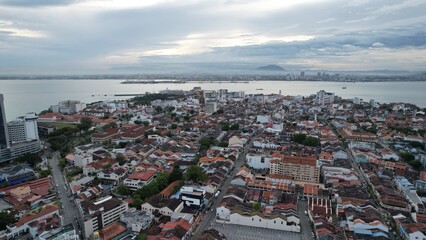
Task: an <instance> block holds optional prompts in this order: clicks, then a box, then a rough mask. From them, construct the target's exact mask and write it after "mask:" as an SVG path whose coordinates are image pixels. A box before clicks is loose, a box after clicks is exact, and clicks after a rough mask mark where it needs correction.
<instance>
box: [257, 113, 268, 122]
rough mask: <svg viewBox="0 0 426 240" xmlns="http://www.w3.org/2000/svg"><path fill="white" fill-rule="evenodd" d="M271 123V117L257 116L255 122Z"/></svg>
mask: <svg viewBox="0 0 426 240" xmlns="http://www.w3.org/2000/svg"><path fill="white" fill-rule="evenodd" d="M270 121H271V117H270V116H269V115H257V117H256V122H259V123H269V122H270Z"/></svg>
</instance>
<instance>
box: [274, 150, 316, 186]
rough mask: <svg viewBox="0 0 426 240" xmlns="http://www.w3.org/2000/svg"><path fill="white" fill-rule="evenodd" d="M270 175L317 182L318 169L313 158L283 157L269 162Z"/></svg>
mask: <svg viewBox="0 0 426 240" xmlns="http://www.w3.org/2000/svg"><path fill="white" fill-rule="evenodd" d="M270 173H271V174H280V175H284V176H288V177H292V178H293V179H294V180H298V181H306V182H315V183H318V182H319V177H320V168H319V167H318V164H317V159H316V158H314V157H301V156H284V157H283V158H282V159H279V160H271V162H270Z"/></svg>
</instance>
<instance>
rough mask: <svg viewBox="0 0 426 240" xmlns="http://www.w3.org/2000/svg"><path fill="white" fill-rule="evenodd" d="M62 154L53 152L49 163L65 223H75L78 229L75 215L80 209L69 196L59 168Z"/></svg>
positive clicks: (75, 227)
mask: <svg viewBox="0 0 426 240" xmlns="http://www.w3.org/2000/svg"><path fill="white" fill-rule="evenodd" d="M59 160H60V155H59V153H58V152H55V153H53V155H52V158H49V165H50V167H51V170H52V178H53V183H54V186H55V187H54V188H55V190H56V191H57V194H58V196H59V198H60V200H61V204H62V209H61V210H62V217H63V220H64V225H68V224H73V226H74V229H76V230H77V231H78V229H79V228H78V226H77V225H78V224H77V221H76V220H75V219H74V216H76V215H77V213H78V210H77V207H76V206H75V205H74V202H73V201H72V200H71V198H69V197H68V194H69V189H68V186H67V187H66V189H65V186H66V184H65V178H64V175H63V174H62V172H61V169H60V168H59V165H58V163H59Z"/></svg>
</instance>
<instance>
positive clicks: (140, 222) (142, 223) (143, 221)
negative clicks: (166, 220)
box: [120, 208, 153, 233]
mask: <svg viewBox="0 0 426 240" xmlns="http://www.w3.org/2000/svg"><path fill="white" fill-rule="evenodd" d="M152 219H153V217H152V214H151V213H150V212H145V211H138V210H136V209H135V208H133V209H132V208H131V209H129V211H127V212H125V213H123V214H122V215H121V216H120V221H121V222H123V223H124V224H125V225H126V227H127V229H129V230H131V231H133V232H137V233H139V232H140V231H141V230H145V229H147V228H148V227H149V226H150V225H151V222H152Z"/></svg>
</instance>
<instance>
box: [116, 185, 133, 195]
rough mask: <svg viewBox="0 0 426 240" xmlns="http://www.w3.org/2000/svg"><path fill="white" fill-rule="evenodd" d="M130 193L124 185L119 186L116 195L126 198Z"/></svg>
mask: <svg viewBox="0 0 426 240" xmlns="http://www.w3.org/2000/svg"><path fill="white" fill-rule="evenodd" d="M130 193H131V191H130V188H129V187H128V186H126V185H124V184H120V185H118V187H117V194H119V195H122V196H127V195H130Z"/></svg>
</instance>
